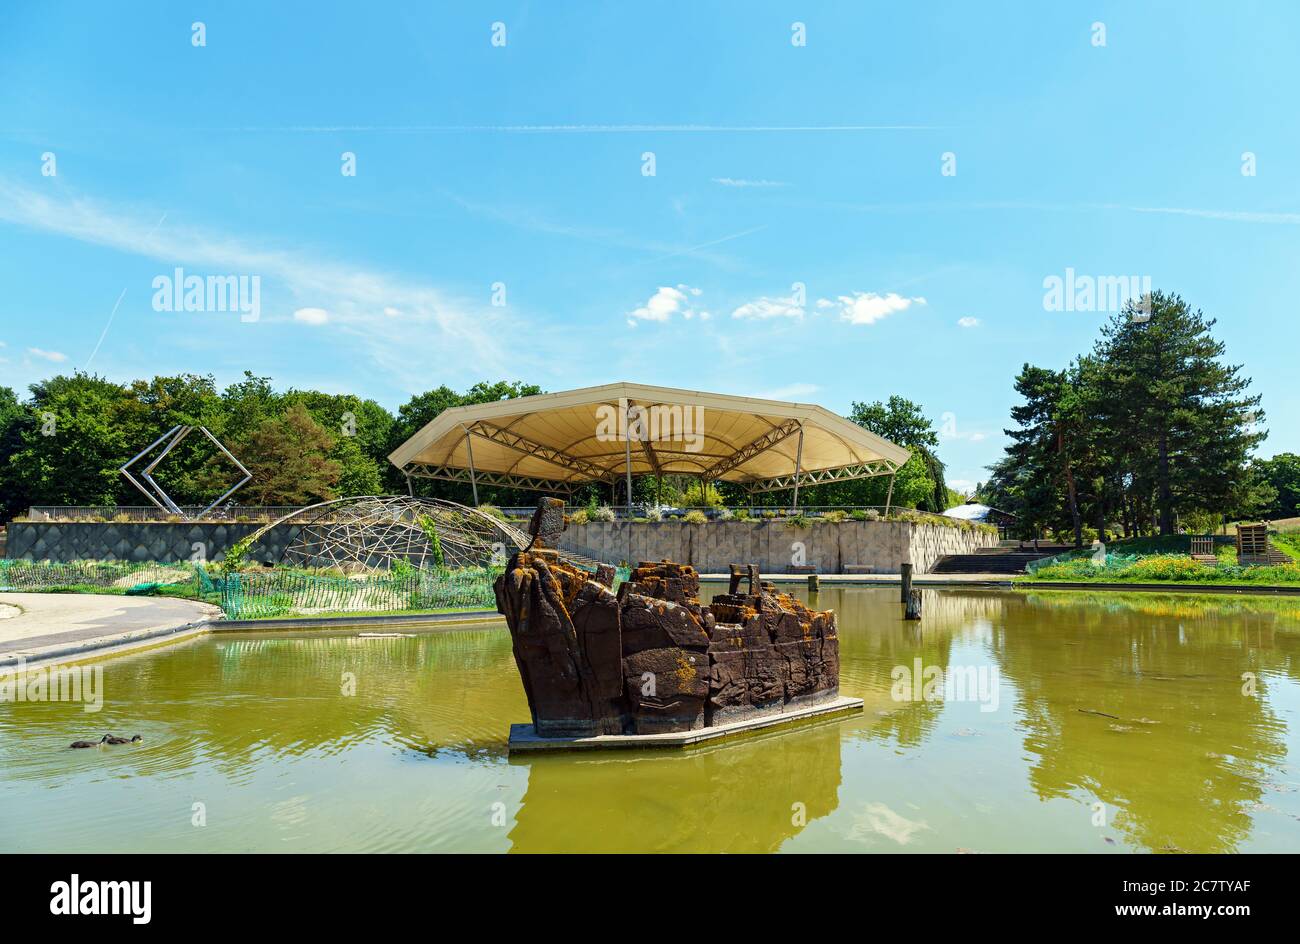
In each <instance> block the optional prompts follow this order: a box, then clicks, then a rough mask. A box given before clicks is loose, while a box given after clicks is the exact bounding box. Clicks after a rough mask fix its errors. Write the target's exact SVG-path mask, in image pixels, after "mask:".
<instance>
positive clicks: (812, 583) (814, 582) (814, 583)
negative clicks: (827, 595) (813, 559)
mask: <svg viewBox="0 0 1300 944" xmlns="http://www.w3.org/2000/svg"><path fill="white" fill-rule="evenodd" d="M820 584H821V581H820V580H818V579H817V575H816V574H809V575H808V592H809V593H816V592H817V591H818V589H819V588H820Z"/></svg>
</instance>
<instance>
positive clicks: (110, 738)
mask: <svg viewBox="0 0 1300 944" xmlns="http://www.w3.org/2000/svg"><path fill="white" fill-rule="evenodd" d="M143 740H144V738H142V737H141V736H140V735H138V734H137V735H135V736H133V737H130V738H123V737H117V736H116V735H114V734H105V735H104V736H103V737H102V738H100V739H99V740H98V741H73V742H72V743H71V744H69V745H68V747H69V748H70V749H72V750H81V749H83V748H87V747H99V746H100V745H101V744H134V743H136V742H137V741H143Z"/></svg>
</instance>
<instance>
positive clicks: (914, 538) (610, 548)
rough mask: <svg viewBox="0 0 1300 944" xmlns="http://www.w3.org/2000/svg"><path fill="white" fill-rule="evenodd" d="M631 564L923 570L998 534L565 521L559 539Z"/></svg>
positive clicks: (860, 524)
mask: <svg viewBox="0 0 1300 944" xmlns="http://www.w3.org/2000/svg"><path fill="white" fill-rule="evenodd" d="M629 527H630V528H631V529H632V535H631V556H630V560H631V562H632V563H634V564H635V563H636V562H638V561H643V560H644V561H658V560H663V559H665V558H667V559H668V560H672V561H676V562H678V563H681V564H691V565H692V566H693V567H695V569H696V570H698V571H699V572H700V573H706V574H708V573H713V574H716V573H726V572H727V565H728V564H758V566H759V568H760V569H761V570H763V571H764V572H765V573H793V572H797V571H799V570H800V567H801V565H802V566H806V567H813V568H815V569H816V571H817V572H818V573H823V574H842V573H850V572H855V571H856V572H857V573H872V574H896V573H898V571H899V564H901V563H902V562H904V561H910V562H911V564H912V566H913V568H914V570H915V572H916V573H919V574H923V573H927V572H928V571H929V570H930V568H931V567H933V566H934V564H935V562H936V561H937V560H938V559H939V558H940V557H942V556H944V555H945V554H970V553H972V552H973V551H974V550H975V549H976V548H980V547H993V546H994V545H996V544H997V542H998V538H997V535H995V534H988V533H985V532H982V531H974V530H965V529H958V528H946V527H943V526H942V525H932V524H913V523H911V522H906V521H842V522H840V523H839V524H834V523H832V522H828V521H823V522H818V521H816V520H813V521H811V522H809V524H808V526H807V527H804V528H798V527H795V526H794V525H792V524H790V523H789V522H785V521H726V522H721V521H711V522H709V523H707V524H685V523H683V522H680V521H650V522H634V523H632V524H630V525H629V524H628V523H627V522H625V521H595V522H591V523H589V524H579V525H575V524H570V525H569V528H568V530H567V531H565V532H564V536H563V537H562V538H561V541H560V543H561V546H562V547H564V548H566V549H568V550H572V551H574V552H576V553H581V554H586V555H588V556H591V557H596V558H599V559H601V560H605V561H617V560H623V559H629V546H628V528H629Z"/></svg>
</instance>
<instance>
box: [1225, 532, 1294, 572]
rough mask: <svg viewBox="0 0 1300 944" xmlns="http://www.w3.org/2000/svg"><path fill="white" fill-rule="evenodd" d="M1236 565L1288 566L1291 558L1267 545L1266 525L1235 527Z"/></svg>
mask: <svg viewBox="0 0 1300 944" xmlns="http://www.w3.org/2000/svg"><path fill="white" fill-rule="evenodd" d="M1237 563H1238V564H1240V565H1241V566H1243V567H1252V566H1260V565H1268V564H1289V563H1291V558H1289V557H1288V556H1287V555H1285V554H1283V553H1282V552H1281V551H1279V550H1277V549H1276V548H1274V547H1273V546H1272V545H1270V544H1269V543H1268V525H1266V524H1239V525H1237Z"/></svg>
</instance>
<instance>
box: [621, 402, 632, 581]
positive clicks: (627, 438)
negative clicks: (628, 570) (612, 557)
mask: <svg viewBox="0 0 1300 944" xmlns="http://www.w3.org/2000/svg"><path fill="white" fill-rule="evenodd" d="M623 471H624V473H625V474H626V477H627V520H628V522H629V523H630V522H631V521H632V411H631V408H630V407H629V408H628V415H627V433H626V434H625V435H624V436H623ZM629 528H630V524H629ZM631 540H632V532H631V530H629V531H628V541H629V542H630V541H631ZM631 560H632V557H631V555H630V554H629V555H628V562H629V563H631Z"/></svg>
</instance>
